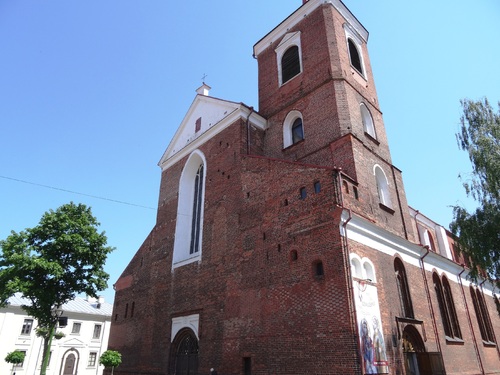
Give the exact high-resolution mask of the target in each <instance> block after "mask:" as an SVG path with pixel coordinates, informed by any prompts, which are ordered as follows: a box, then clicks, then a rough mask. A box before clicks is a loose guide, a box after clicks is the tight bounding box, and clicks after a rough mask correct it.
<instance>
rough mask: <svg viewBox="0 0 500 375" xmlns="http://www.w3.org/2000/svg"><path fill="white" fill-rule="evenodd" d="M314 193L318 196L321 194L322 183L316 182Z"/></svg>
mask: <svg viewBox="0 0 500 375" xmlns="http://www.w3.org/2000/svg"><path fill="white" fill-rule="evenodd" d="M314 192H315V193H316V194H318V193H320V192H321V183H320V182H319V181H316V182H315V183H314Z"/></svg>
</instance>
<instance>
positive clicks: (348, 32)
mask: <svg viewBox="0 0 500 375" xmlns="http://www.w3.org/2000/svg"><path fill="white" fill-rule="evenodd" d="M344 32H345V44H346V48H347V55H348V56H349V65H350V66H351V68H352V69H353V70H354V71H356V72H357V73H358V74H360V75H361V76H362V77H363V78H364V79H366V67H365V58H364V56H363V48H361V47H362V46H363V38H362V37H361V36H359V35H358V33H357V32H356V30H354V28H352V27H351V26H350V25H349V24H347V23H345V24H344ZM349 39H351V40H352V41H353V43H354V45H355V46H356V49H357V50H358V54H359V60H360V63H361V70H362V71H361V72H360V71H358V69H357V68H355V67H354V66H353V65H352V63H351V53H350V52H349Z"/></svg>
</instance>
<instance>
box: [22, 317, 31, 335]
mask: <svg viewBox="0 0 500 375" xmlns="http://www.w3.org/2000/svg"><path fill="white" fill-rule="evenodd" d="M32 329H33V319H24V323H23V328H22V329H21V335H30V334H31V330H32Z"/></svg>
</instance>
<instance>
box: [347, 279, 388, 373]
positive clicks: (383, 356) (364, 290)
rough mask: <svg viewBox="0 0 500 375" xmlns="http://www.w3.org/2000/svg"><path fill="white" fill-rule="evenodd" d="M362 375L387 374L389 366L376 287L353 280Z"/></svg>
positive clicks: (362, 281) (363, 281)
mask: <svg viewBox="0 0 500 375" xmlns="http://www.w3.org/2000/svg"><path fill="white" fill-rule="evenodd" d="M353 287H354V297H355V306H356V315H357V317H358V327H359V339H360V345H361V356H362V358H363V373H364V374H388V373H389V365H388V362H387V353H386V350H385V342H384V335H383V328H382V324H381V319H380V307H379V302H378V293H377V287H376V286H375V285H371V284H370V283H368V282H366V281H365V280H357V279H354V280H353Z"/></svg>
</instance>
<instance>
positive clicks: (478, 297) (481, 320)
mask: <svg viewBox="0 0 500 375" xmlns="http://www.w3.org/2000/svg"><path fill="white" fill-rule="evenodd" d="M470 295H471V297H472V303H473V304H474V311H475V312H476V318H477V323H478V325H479V331H480V332H481V338H482V339H483V341H484V342H486V343H495V338H494V336H493V328H492V326H491V320H490V316H489V315H488V309H487V308H486V303H485V302H484V296H483V293H482V292H481V291H480V290H479V289H478V288H474V287H473V286H472V285H471V286H470Z"/></svg>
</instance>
